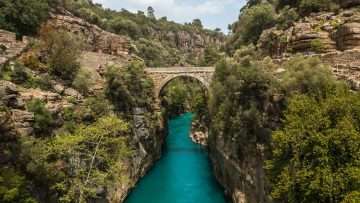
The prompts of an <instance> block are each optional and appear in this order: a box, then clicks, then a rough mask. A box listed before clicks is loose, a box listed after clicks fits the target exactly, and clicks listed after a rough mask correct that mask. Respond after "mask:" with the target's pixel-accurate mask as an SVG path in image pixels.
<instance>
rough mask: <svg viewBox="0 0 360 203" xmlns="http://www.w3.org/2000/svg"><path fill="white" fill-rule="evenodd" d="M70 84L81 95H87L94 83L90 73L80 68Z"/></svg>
mask: <svg viewBox="0 0 360 203" xmlns="http://www.w3.org/2000/svg"><path fill="white" fill-rule="evenodd" d="M72 85H73V87H74V88H75V89H76V90H77V91H79V92H80V93H81V94H82V95H85V96H87V95H88V94H89V91H90V88H91V87H92V86H93V85H94V84H93V81H92V77H91V73H90V72H88V71H86V70H80V71H79V72H78V73H77V75H76V77H75V79H74V81H73V83H72Z"/></svg>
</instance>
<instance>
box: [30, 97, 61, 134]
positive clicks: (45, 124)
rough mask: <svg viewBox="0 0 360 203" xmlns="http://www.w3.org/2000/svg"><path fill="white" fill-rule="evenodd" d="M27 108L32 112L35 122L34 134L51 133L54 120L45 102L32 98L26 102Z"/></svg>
mask: <svg viewBox="0 0 360 203" xmlns="http://www.w3.org/2000/svg"><path fill="white" fill-rule="evenodd" d="M27 108H28V110H29V111H30V112H33V113H34V118H35V122H34V124H33V128H34V131H35V134H36V135H37V136H49V135H51V131H52V130H53V128H54V125H55V121H54V118H53V116H52V115H51V113H50V111H49V110H48V109H47V108H46V107H45V104H44V103H43V102H42V101H41V100H39V99H34V100H32V101H30V102H29V103H28V104H27Z"/></svg>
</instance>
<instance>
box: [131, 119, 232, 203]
mask: <svg viewBox="0 0 360 203" xmlns="http://www.w3.org/2000/svg"><path fill="white" fill-rule="evenodd" d="M191 122H192V114H191V113H187V114H184V115H182V116H179V117H177V118H175V119H172V120H170V121H169V125H168V126H169V129H168V132H169V133H168V136H167V138H166V145H165V149H164V153H163V156H162V158H161V159H160V160H159V161H158V162H157V163H156V164H155V166H154V168H153V169H152V170H151V171H150V172H149V173H148V174H147V175H146V176H145V177H144V178H143V179H142V180H140V182H139V183H138V185H137V186H136V187H135V189H134V190H133V191H132V192H131V194H130V195H129V197H128V198H127V200H126V201H125V203H225V202H226V200H225V197H224V193H223V190H222V188H221V187H220V186H219V185H218V183H217V182H216V180H215V177H214V176H213V173H212V169H211V165H210V161H209V157H208V155H207V153H206V151H205V150H204V149H202V147H201V146H199V145H197V144H194V143H193V142H192V141H191V139H190V137H189V133H190V128H191Z"/></svg>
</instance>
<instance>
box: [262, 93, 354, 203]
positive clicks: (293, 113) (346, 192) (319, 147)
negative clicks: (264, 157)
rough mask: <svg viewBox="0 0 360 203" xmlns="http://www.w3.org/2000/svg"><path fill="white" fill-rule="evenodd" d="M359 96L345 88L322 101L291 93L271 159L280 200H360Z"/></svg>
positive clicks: (275, 194)
mask: <svg viewBox="0 0 360 203" xmlns="http://www.w3.org/2000/svg"><path fill="white" fill-rule="evenodd" d="M359 98H360V97H359V95H358V94H357V93H355V94H354V93H351V92H350V91H349V90H348V89H347V88H343V87H338V89H337V90H336V91H335V92H333V93H332V94H328V95H327V97H326V98H324V99H322V100H316V99H314V98H313V97H311V96H307V95H295V96H292V97H291V99H290V101H289V106H288V109H287V110H286V112H285V119H284V126H283V127H282V128H281V129H279V130H278V131H276V132H274V133H273V158H272V160H271V161H269V163H268V168H269V173H270V174H271V175H270V177H271V182H272V183H273V187H272V193H271V195H272V197H273V198H274V199H275V200H276V201H278V202H293V203H297V202H320V203H321V202H324V203H325V202H341V201H343V200H344V199H345V198H346V196H348V197H347V198H349V197H350V195H353V197H354V198H356V199H352V201H353V202H358V201H360V198H359V196H356V195H354V192H355V193H356V192H357V193H358V192H360V184H359V183H360V176H359V174H360V165H359V163H360V150H359V149H360V130H359V129H360V128H359V126H360V123H359V112H360V103H359ZM345 202H346V201H345ZM350 202H351V201H350Z"/></svg>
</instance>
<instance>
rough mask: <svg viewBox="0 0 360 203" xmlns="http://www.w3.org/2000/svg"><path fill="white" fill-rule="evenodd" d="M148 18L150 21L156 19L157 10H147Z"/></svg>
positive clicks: (151, 8) (150, 8)
mask: <svg viewBox="0 0 360 203" xmlns="http://www.w3.org/2000/svg"><path fill="white" fill-rule="evenodd" d="M147 17H148V18H150V19H155V10H154V8H153V7H151V6H149V7H148V8H147Z"/></svg>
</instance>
